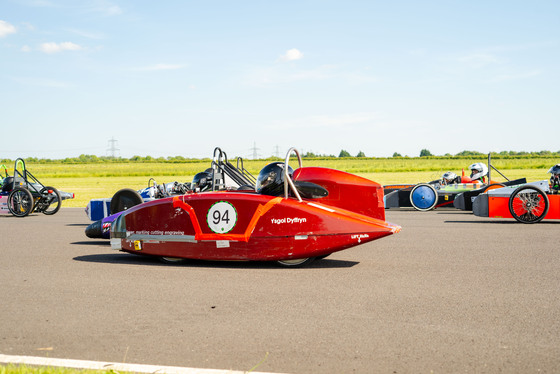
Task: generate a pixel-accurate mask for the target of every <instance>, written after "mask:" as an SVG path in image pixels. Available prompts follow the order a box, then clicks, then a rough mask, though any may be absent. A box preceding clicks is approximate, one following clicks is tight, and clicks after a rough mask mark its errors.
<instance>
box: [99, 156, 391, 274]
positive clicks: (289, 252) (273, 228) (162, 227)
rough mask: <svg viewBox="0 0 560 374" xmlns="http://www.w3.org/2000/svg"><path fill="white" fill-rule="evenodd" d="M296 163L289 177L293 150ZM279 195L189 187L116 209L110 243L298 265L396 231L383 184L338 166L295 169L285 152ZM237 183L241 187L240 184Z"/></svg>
mask: <svg viewBox="0 0 560 374" xmlns="http://www.w3.org/2000/svg"><path fill="white" fill-rule="evenodd" d="M292 152H294V153H295V154H296V156H297V158H298V162H299V168H298V169H296V170H295V171H294V173H293V179H292V178H291V177H290V176H289V175H288V173H287V172H286V170H288V162H289V158H290V155H291V153H292ZM283 170H284V171H283V172H282V175H281V178H282V180H283V185H284V193H283V194H282V195H281V196H270V195H264V194H259V193H257V192H256V191H255V189H244V188H239V189H220V188H219V187H218V186H216V185H215V186H213V188H212V190H211V191H206V192H189V193H187V194H185V195H180V196H174V197H168V198H164V199H159V200H153V201H150V202H146V203H143V204H140V205H137V206H134V207H132V208H130V209H128V210H126V211H125V212H122V214H120V215H119V216H118V217H117V218H116V219H115V221H114V222H113V223H112V225H111V230H110V231H111V247H112V248H113V249H116V250H120V251H124V252H128V253H132V254H139V255H147V256H154V257H158V258H161V259H163V260H164V261H168V262H174V261H182V260H183V259H198V260H230V261H238V260H243V261H251V260H253V261H276V262H277V263H278V264H280V265H283V266H301V265H304V264H308V263H310V262H311V261H313V260H314V259H321V258H324V257H326V256H328V255H329V254H331V253H333V252H336V251H341V250H343V249H347V248H350V247H353V246H356V245H359V244H363V243H366V242H370V241H372V240H376V239H379V238H382V237H385V236H388V235H391V234H394V233H397V232H399V231H400V226H397V225H394V224H391V223H388V222H385V209H384V206H383V188H382V187H381V186H380V185H379V184H378V183H375V182H373V181H370V180H368V179H365V178H362V177H359V176H356V175H353V174H349V173H345V172H342V171H338V170H334V169H328V168H318V167H301V157H300V155H299V153H298V152H297V151H296V150H295V149H293V148H292V149H290V151H289V152H288V154H287V155H286V159H285V161H284V163H283ZM240 187H242V186H240Z"/></svg>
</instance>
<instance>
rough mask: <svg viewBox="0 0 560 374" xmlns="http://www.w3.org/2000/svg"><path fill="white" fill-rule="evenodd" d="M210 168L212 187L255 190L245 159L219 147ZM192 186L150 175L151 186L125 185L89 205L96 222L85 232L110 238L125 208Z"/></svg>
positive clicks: (216, 188) (190, 190)
mask: <svg viewBox="0 0 560 374" xmlns="http://www.w3.org/2000/svg"><path fill="white" fill-rule="evenodd" d="M208 171H210V173H211V175H212V177H211V179H212V180H211V181H209V183H210V184H211V185H212V190H225V189H246V190H247V189H249V190H254V189H255V181H256V180H255V177H254V176H253V175H251V173H250V172H249V171H248V170H247V169H245V167H244V166H243V159H242V158H241V157H238V158H237V166H234V165H233V164H232V163H230V162H229V160H228V158H227V154H226V153H225V152H224V151H222V150H221V149H220V148H215V149H214V154H213V157H212V163H211V167H210V169H208ZM191 187H192V186H191V184H190V183H179V182H171V183H167V184H162V185H158V184H157V183H156V181H155V179H153V178H150V180H149V181H148V187H146V188H144V189H142V190H139V191H135V190H133V189H130V188H124V189H121V190H119V191H117V192H116V193H115V194H114V195H113V197H112V198H109V199H93V200H91V201H90V202H89V203H88V205H87V207H86V214H87V215H88V217H89V218H90V219H91V220H93V221H95V222H93V223H92V224H90V225H89V226H88V227H87V228H86V230H85V234H86V236H87V237H89V238H100V239H109V229H110V227H111V223H112V222H113V221H114V220H115V219H116V218H117V217H118V216H119V215H120V214H121V213H122V212H123V211H125V210H127V209H130V208H132V207H133V206H136V205H138V204H142V203H144V202H148V201H152V200H156V199H162V198H165V197H170V196H176V195H183V194H186V193H189V192H192V189H191ZM193 187H194V186H193Z"/></svg>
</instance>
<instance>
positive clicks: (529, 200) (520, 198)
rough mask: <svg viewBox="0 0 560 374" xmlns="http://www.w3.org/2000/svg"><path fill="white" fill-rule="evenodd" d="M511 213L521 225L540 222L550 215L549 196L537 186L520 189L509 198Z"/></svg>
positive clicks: (526, 186)
mask: <svg viewBox="0 0 560 374" xmlns="http://www.w3.org/2000/svg"><path fill="white" fill-rule="evenodd" d="M509 212H510V213H511V215H512V217H513V218H515V219H516V220H517V221H518V222H521V223H537V222H540V221H541V220H542V219H543V218H544V217H545V216H546V213H548V196H546V193H544V192H543V190H541V189H540V188H538V187H536V186H528V185H525V186H521V187H518V188H517V189H516V190H515V191H513V193H512V194H511V196H510V198H509Z"/></svg>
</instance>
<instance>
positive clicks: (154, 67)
mask: <svg viewBox="0 0 560 374" xmlns="http://www.w3.org/2000/svg"><path fill="white" fill-rule="evenodd" d="M184 67H185V65H178V64H156V65H152V66H144V67H139V68H134V69H132V70H137V71H157V70H177V69H183V68H184Z"/></svg>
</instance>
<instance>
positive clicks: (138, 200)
mask: <svg viewBox="0 0 560 374" xmlns="http://www.w3.org/2000/svg"><path fill="white" fill-rule="evenodd" d="M143 201H144V200H142V196H140V194H139V193H138V192H136V191H134V190H133V189H131V188H123V189H122V190H119V191H117V192H116V193H115V194H114V195H113V198H112V199H111V207H110V211H111V214H115V213H118V212H122V211H123V210H126V209H128V208H132V207H133V206H135V205H138V204H142V202H143Z"/></svg>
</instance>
